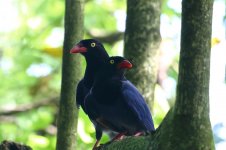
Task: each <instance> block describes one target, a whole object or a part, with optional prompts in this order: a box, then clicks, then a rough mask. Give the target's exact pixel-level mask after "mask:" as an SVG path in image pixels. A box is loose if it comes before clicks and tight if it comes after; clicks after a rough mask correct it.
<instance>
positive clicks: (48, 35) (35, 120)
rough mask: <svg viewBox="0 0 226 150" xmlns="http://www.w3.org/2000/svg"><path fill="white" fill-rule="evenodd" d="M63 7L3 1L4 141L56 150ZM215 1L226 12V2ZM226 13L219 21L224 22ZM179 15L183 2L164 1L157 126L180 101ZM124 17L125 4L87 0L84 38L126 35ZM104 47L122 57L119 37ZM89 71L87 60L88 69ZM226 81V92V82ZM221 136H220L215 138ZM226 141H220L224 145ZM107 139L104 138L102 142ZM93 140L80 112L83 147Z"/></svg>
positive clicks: (53, 1)
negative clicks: (178, 87) (176, 100)
mask: <svg viewBox="0 0 226 150" xmlns="http://www.w3.org/2000/svg"><path fill="white" fill-rule="evenodd" d="M64 3H65V1H63V0H48V1H45V0H39V1H33V0H7V1H4V0H0V20H1V23H0V86H1V88H0V142H1V141H2V140H13V141H17V142H20V143H24V144H27V145H30V146H31V147H32V148H33V149H34V150H53V149H55V143H56V116H57V112H58V102H57V101H58V99H59V95H60V84H61V62H62V61H61V56H62V44H63V38H64V37H63V36H64V27H63V25H64ZM216 3H219V4H218V5H219V6H221V9H222V10H224V11H225V0H218V1H216ZM224 11H223V12H222V13H221V14H220V15H219V18H218V20H220V19H221V21H222V22H223V17H224V15H225V12H224ZM180 13H181V6H180V2H178V1H176V0H163V2H162V15H161V35H162V44H161V47H160V54H161V57H160V69H159V75H158V76H159V84H157V85H156V89H155V104H154V110H153V118H154V122H155V127H158V125H159V124H160V122H161V121H162V119H163V118H164V116H165V114H166V113H167V111H168V110H169V108H170V106H172V105H173V101H174V99H175V89H176V80H177V73H178V69H177V68H178V58H179V57H178V55H179V50H180V47H179V46H180V45H179V44H180V41H179V40H180ZM125 19H126V0H92V1H91V0H86V2H85V23H84V25H85V35H84V38H97V37H99V38H100V37H102V38H103V37H108V36H109V35H110V34H112V33H121V32H124V30H125ZM219 28H221V29H222V31H221V33H223V35H221V34H215V32H214V30H213V40H212V43H213V47H214V46H215V45H218V46H219V44H220V43H223V41H224V40H225V27H224V24H223V23H222V24H221V26H220V27H219ZM219 28H218V29H219ZM104 45H105V47H106V49H107V50H108V52H109V54H110V55H122V54H123V39H122V38H120V37H119V38H115V39H113V40H111V41H110V42H106V43H104ZM224 65H225V64H224ZM84 68H85V62H84V59H83V71H84ZM222 83H223V85H224V88H225V80H224V81H223V82H222ZM212 118H214V116H213V117H212ZM213 120H214V119H212V120H211V121H212V122H213V124H214V125H218V124H219V122H220V123H222V122H223V127H225V125H226V121H218V122H217V121H215V120H214V121H213ZM224 123H225V124H224ZM214 125H213V126H214ZM214 127H215V126H214ZM217 129H221V128H217ZM216 137H220V136H218V134H216V135H215V139H216ZM224 138H225V139H226V137H224ZM224 138H222V137H220V139H223V141H225V139H224ZM107 140H109V139H108V137H107V136H106V135H105V136H104V137H103V138H102V142H106V141H107ZM216 141H217V140H216ZM221 141H222V140H219V141H218V143H220V142H221ZM94 142H95V133H94V128H93V126H92V124H91V123H90V121H89V119H88V117H87V116H86V115H85V114H84V112H83V111H82V110H81V109H80V111H79V119H78V142H77V143H78V149H91V147H92V145H93V143H94Z"/></svg>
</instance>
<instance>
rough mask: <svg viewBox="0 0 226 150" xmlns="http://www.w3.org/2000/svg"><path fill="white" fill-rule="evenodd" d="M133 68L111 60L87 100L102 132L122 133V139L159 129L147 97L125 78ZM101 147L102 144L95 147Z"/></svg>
mask: <svg viewBox="0 0 226 150" xmlns="http://www.w3.org/2000/svg"><path fill="white" fill-rule="evenodd" d="M131 67H132V64H131V63H130V62H129V61H128V60H126V59H125V58H123V57H119V56H115V57H110V58H109V60H108V61H107V62H106V63H105V65H103V67H102V68H101V69H100V70H99V72H98V73H97V74H96V77H95V80H94V84H93V87H92V89H91V90H90V93H89V94H88V95H87V96H86V99H85V108H86V109H87V114H88V116H89V117H90V119H91V120H95V121H96V123H97V124H98V125H99V126H100V127H101V129H109V130H112V131H115V132H118V133H120V134H119V136H118V137H120V136H121V135H136V134H139V133H143V132H148V131H150V132H151V131H154V130H155V128H154V124H153V120H152V116H151V113H150V111H149V109H148V107H147V104H146V103H145V100H144V98H143V97H142V95H141V94H140V93H139V91H138V90H137V88H136V87H135V86H134V85H133V84H132V83H131V82H130V81H128V80H127V79H126V78H125V76H124V73H125V70H126V69H129V68H131ZM118 137H116V138H118ZM97 140H99V139H97ZM97 144H98V141H97V143H96V144H95V146H97Z"/></svg>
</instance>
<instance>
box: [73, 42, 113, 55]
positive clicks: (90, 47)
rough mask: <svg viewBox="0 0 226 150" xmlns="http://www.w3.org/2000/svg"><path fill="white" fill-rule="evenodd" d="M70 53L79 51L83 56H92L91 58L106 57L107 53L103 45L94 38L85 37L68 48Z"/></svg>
mask: <svg viewBox="0 0 226 150" xmlns="http://www.w3.org/2000/svg"><path fill="white" fill-rule="evenodd" d="M70 53H71V54H74V53H80V54H82V55H83V56H85V57H92V58H98V57H102V58H108V57H109V56H108V54H107V52H106V50H105V48H104V46H103V45H102V44H101V43H100V42H99V41H98V40H95V39H86V40H81V41H80V42H79V43H77V44H76V45H75V46H74V47H72V49H71V50H70Z"/></svg>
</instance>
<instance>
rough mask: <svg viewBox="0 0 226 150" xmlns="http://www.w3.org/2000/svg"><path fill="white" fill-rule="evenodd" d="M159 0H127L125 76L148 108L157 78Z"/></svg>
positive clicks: (151, 101) (159, 37) (152, 97)
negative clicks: (127, 62)
mask: <svg viewBox="0 0 226 150" xmlns="http://www.w3.org/2000/svg"><path fill="white" fill-rule="evenodd" d="M160 3H161V1H156V0H139V1H138V0H127V19H126V31H125V37H124V41H125V46H124V54H125V57H126V58H128V59H131V60H132V62H133V69H131V70H130V71H128V72H127V75H126V76H127V78H128V79H129V80H131V81H132V82H133V83H134V85H135V86H136V87H137V88H138V89H139V91H140V92H141V93H142V95H143V96H144V98H145V100H146V102H147V104H148V106H149V107H150V108H151V106H152V103H153V99H154V87H155V84H156V81H157V67H158V65H157V64H158V48H159V45H160V41H161V36H160V30H159V28H160V13H161V8H160V6H161V4H160Z"/></svg>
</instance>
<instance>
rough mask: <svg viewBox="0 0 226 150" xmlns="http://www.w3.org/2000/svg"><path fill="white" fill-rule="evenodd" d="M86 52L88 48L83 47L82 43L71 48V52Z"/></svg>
mask: <svg viewBox="0 0 226 150" xmlns="http://www.w3.org/2000/svg"><path fill="white" fill-rule="evenodd" d="M85 52H87V48H86V47H83V46H81V45H76V46H74V47H72V49H71V50H70V53H71V54H74V53H85Z"/></svg>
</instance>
